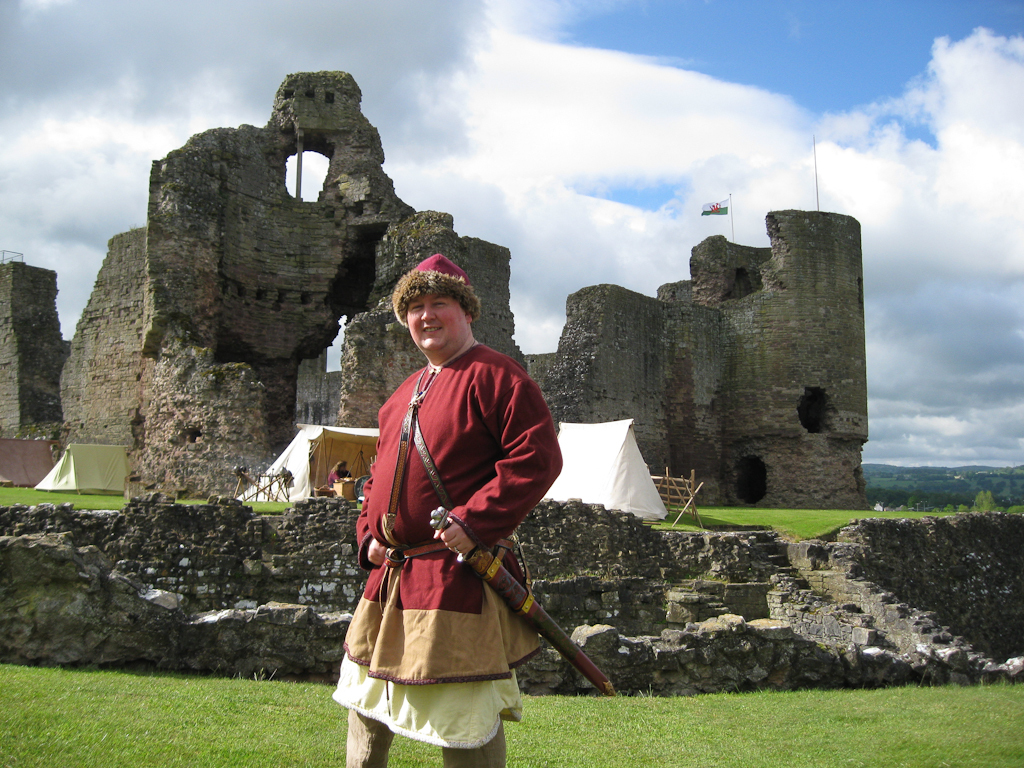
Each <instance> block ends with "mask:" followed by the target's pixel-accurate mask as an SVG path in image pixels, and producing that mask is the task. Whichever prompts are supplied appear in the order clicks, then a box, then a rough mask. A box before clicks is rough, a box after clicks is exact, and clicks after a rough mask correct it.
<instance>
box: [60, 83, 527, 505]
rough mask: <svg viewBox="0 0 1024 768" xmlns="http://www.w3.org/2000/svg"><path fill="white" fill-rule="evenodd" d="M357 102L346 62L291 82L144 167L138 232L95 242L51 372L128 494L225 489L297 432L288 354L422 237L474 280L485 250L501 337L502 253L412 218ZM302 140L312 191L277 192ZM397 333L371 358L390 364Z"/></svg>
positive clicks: (298, 350) (391, 275)
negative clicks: (80, 306)
mask: <svg viewBox="0 0 1024 768" xmlns="http://www.w3.org/2000/svg"><path fill="white" fill-rule="evenodd" d="M360 100H361V94H360V91H359V88H358V86H357V85H356V83H355V81H354V80H353V79H352V77H351V76H350V75H348V74H346V73H343V72H317V73H300V74H294V75H289V76H288V77H287V78H286V79H285V81H284V82H283V83H282V84H281V86H280V88H279V89H278V91H277V94H276V96H275V99H274V105H273V111H272V113H271V116H270V120H269V122H268V123H267V125H266V126H265V127H263V128H255V127H253V126H250V125H243V126H241V127H239V128H219V129H214V130H209V131H206V132H204V133H201V134H198V135H196V136H193V137H192V138H191V139H189V141H188V142H187V143H186V144H185V145H184V146H183V147H181V148H180V149H177V150H175V151H173V152H171V153H170V154H169V155H167V157H165V158H163V159H162V160H158V161H156V162H154V163H153V168H152V172H151V175H150V189H149V213H148V221H147V226H146V227H145V228H143V229H138V230H134V231H131V232H127V233H124V234H121V235H118V236H116V237H114V238H113V239H112V240H111V241H110V249H109V252H108V254H107V258H106V260H105V261H104V264H103V267H102V268H101V270H100V273H99V276H98V277H97V281H96V286H95V289H94V290H93V293H92V296H91V297H90V300H89V304H88V306H87V307H86V310H85V311H84V312H83V314H82V319H81V321H80V322H79V325H78V329H77V331H76V334H75V338H74V341H73V344H72V351H71V358H70V359H69V361H68V365H67V367H66V369H65V372H64V376H63V379H62V382H61V389H62V396H63V400H64V409H65V420H66V429H67V431H68V433H69V439H71V440H75V441H77V442H106V443H116V444H122V445H127V446H129V447H130V448H131V450H130V453H129V455H130V457H131V460H132V465H133V467H134V468H135V469H136V473H137V475H138V477H139V481H140V483H141V484H142V485H143V487H147V486H148V487H158V488H162V489H167V490H171V489H174V490H180V491H182V492H185V493H189V494H203V495H205V494H207V493H228V492H230V491H231V490H232V489H233V488H234V487H235V475H234V467H236V466H240V465H242V466H246V467H249V468H250V469H253V468H259V467H262V466H265V465H266V464H268V463H269V462H270V461H271V460H272V459H273V458H274V457H275V455H276V453H277V452H279V451H280V450H281V449H282V448H283V447H284V446H285V445H287V443H288V442H289V441H290V440H291V439H292V437H293V436H294V424H295V408H296V390H297V380H298V371H299V367H300V363H302V361H304V360H315V359H317V358H319V357H320V356H321V354H322V353H323V351H324V350H325V349H326V348H327V347H328V346H329V345H330V344H331V342H332V341H333V340H334V338H335V336H336V335H337V333H338V327H339V325H338V324H339V320H341V319H342V318H344V317H347V318H350V320H351V323H355V324H356V327H357V328H358V326H359V323H360V320H359V318H360V317H361V316H362V315H364V314H365V313H367V312H372V311H376V310H377V307H378V304H380V303H381V302H383V301H386V297H387V295H388V294H389V293H390V290H391V287H392V286H393V285H394V282H395V280H397V278H398V276H399V275H401V273H402V272H403V271H404V270H405V269H408V268H409V267H411V266H412V265H414V264H415V263H417V262H418V261H419V260H421V259H423V258H426V257H427V256H429V255H430V254H431V253H432V252H433V251H432V250H431V249H432V248H439V247H442V246H443V247H450V248H452V249H453V251H454V252H453V253H451V254H450V255H451V257H452V258H453V260H454V261H456V262H457V263H460V264H462V266H464V267H466V268H468V269H469V270H470V272H471V274H472V273H473V265H472V264H470V263H469V262H472V261H473V260H474V259H476V258H477V254H478V253H480V252H484V253H487V254H491V253H493V252H498V258H497V260H496V261H494V264H495V265H496V266H495V268H496V269H498V270H499V273H500V270H501V269H502V259H504V275H505V276H504V291H505V295H504V307H502V306H501V297H500V291H499V292H498V293H497V294H493V295H494V296H495V299H494V301H493V302H492V305H491V310H492V311H493V312H495V313H496V314H495V317H498V318H501V320H500V321H498V322H495V323H493V325H494V331H493V333H492V336H495V335H496V336H502V335H504V337H505V338H504V339H501V338H496V339H492V341H493V342H495V346H497V347H498V348H509V347H510V346H511V312H510V311H509V310H508V295H507V294H508V277H507V272H508V252H507V250H505V249H498V248H497V247H496V246H490V245H488V244H483V243H481V241H473V240H471V239H469V238H459V237H458V236H457V235H456V234H455V233H454V231H453V230H452V229H451V226H452V220H451V217H450V216H447V215H446V214H429V215H428V214H418V215H417V217H418V218H417V217H414V216H413V214H414V211H413V209H412V208H410V207H409V206H408V205H406V204H405V203H403V202H402V201H401V200H400V199H399V198H398V196H397V195H396V194H395V191H394V187H393V184H392V182H391V180H390V179H389V178H388V177H387V175H386V174H385V173H384V171H383V170H382V167H381V166H382V164H383V162H384V152H383V150H382V148H381V143H380V137H379V135H378V133H377V130H376V129H375V128H374V127H373V126H372V125H371V124H370V123H369V121H368V120H367V119H366V118H365V117H364V116H363V114H362V112H361V111H360V106H359V105H360ZM303 151H306V152H310V151H311V152H317V153H319V154H321V155H323V156H325V157H326V158H328V160H329V167H328V170H327V175H326V179H325V181H324V185H323V189H322V191H321V192H320V194H319V198H318V199H317V200H316V201H312V202H304V201H303V200H300V199H298V198H296V197H293V196H292V195H290V194H289V193H288V191H287V188H286V185H285V173H286V164H287V162H288V159H289V158H290V157H292V156H299V157H301V154H302V152H303ZM410 217H412V218H410ZM407 222H412V223H411V224H408V223H407ZM403 223H405V224H403ZM400 224H401V225H403V226H399V225H400ZM403 227H404V228H403ZM499 276H500V275H499ZM474 278H478V279H479V282H480V283H481V285H482V286H486V285H488V284H489V282H493V281H489V279H488V278H487V276H486V275H483V274H480V275H474ZM498 282H500V280H499V281H498ZM506 316H507V318H506ZM392 319H393V318H392ZM506 319H507V322H506ZM486 335H487V334H486V333H485V336H486ZM360 336H361V334H360V333H359V332H358V331H355V332H353V333H352V337H353V339H354V340H357V339H358V338H360ZM406 336H407V334H406ZM346 342H348V334H346ZM403 343H405V342H404V340H402V339H401V338H399V337H398V336H397V335H396V336H394V340H393V343H391V344H390V345H385V346H381V347H379V348H377V349H375V351H374V356H375V358H376V359H379V360H383V361H384V362H385V363H387V366H388V369H389V370H392V371H400V370H403V369H404V368H407V367H408V365H407V364H406V362H405V361H404V360H400V359H395V358H396V356H397V357H398V358H400V357H401V354H400V352H401V349H402V345H403ZM349 346H351V345H349ZM349 357H351V355H349ZM388 361H390V362H388ZM417 363H418V361H417ZM365 370H368V369H354V370H352V372H351V375H352V377H354V378H356V379H358V378H359V377H360V376H365ZM376 387H377V389H378V390H379V389H381V387H382V381H380V380H378V381H376ZM355 389H356V390H358V389H359V388H358V387H355ZM367 397H369V398H371V399H372V398H376V397H378V395H377V394H374V393H367V392H364V393H360V392H359V391H356V392H354V393H353V392H352V391H350V392H349V395H348V397H347V399H346V400H345V402H348V403H349V404H350V406H351V407H353V408H355V409H356V410H357V411H358V410H360V406H359V403H360V402H361V399H362V400H365V399H366V398H367ZM369 410H373V411H374V413H375V409H374V408H373V407H372V406H368V407H365V408H362V411H369ZM374 423H375V421H374ZM347 426H353V425H352V424H347Z"/></svg>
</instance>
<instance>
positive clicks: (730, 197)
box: [729, 192, 736, 243]
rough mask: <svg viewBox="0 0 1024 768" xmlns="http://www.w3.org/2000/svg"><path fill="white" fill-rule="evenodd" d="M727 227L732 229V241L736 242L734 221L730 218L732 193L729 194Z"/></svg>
mask: <svg viewBox="0 0 1024 768" xmlns="http://www.w3.org/2000/svg"><path fill="white" fill-rule="evenodd" d="M729 226H730V227H732V241H733V242H734V243H735V242H736V221H735V220H734V219H733V217H732V192H730V193H729Z"/></svg>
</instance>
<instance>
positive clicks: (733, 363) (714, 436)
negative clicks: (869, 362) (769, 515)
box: [542, 211, 867, 509]
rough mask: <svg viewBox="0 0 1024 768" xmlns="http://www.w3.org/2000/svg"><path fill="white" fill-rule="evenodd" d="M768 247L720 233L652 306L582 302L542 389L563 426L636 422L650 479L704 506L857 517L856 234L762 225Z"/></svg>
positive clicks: (789, 219)
mask: <svg viewBox="0 0 1024 768" xmlns="http://www.w3.org/2000/svg"><path fill="white" fill-rule="evenodd" d="M767 225H768V233H769V237H770V239H771V241H772V246H771V248H749V247H746V246H739V245H736V244H734V243H729V242H728V241H727V240H726V239H725V238H723V237H720V236H717V237H711V238H708V239H707V240H705V241H704V242H702V243H701V244H699V245H698V246H696V247H695V248H694V249H693V253H692V256H691V259H690V272H691V277H692V281H683V282H678V283H669V284H666V285H664V286H662V287H661V288H660V289H659V291H658V296H657V298H656V299H650V298H648V297H644V296H639V295H637V294H632V293H631V292H629V291H626V290H624V289H622V288H617V287H615V286H593V287H590V288H585V289H583V290H582V291H578V292H577V293H576V294H573V296H571V297H570V299H569V301H568V302H567V316H568V317H567V322H566V326H565V329H564V331H563V334H562V338H561V340H560V342H559V350H558V353H557V355H556V357H555V360H554V361H553V362H550V364H547V363H546V374H545V375H544V379H543V382H542V388H543V390H544V393H545V397H546V398H547V399H548V402H549V404H550V405H551V408H552V412H553V413H554V414H555V415H556V418H558V419H562V420H565V421H584V422H599V421H611V420H614V419H621V418H634V419H635V420H636V425H635V430H636V433H637V442H638V444H639V446H640V450H641V452H642V453H643V455H644V458H645V459H646V460H647V462H648V464H649V466H651V468H652V470H656V472H655V473H656V474H660V473H661V472H662V471H663V470H664V468H665V467H668V468H669V471H670V473H671V474H673V475H676V476H678V475H689V473H690V471H691V470H694V471H696V473H697V477H698V479H699V481H701V482H703V483H704V487H703V488H702V489H701V492H702V494H703V496H702V498H704V500H705V503H724V504H759V505H761V506H775V507H812V508H815V507H830V508H854V509H856V508H864V507H866V505H867V502H866V500H865V496H864V481H863V476H862V474H861V470H860V451H861V446H862V445H863V443H864V442H865V441H866V440H867V379H866V372H865V350H864V306H863V287H862V279H861V272H862V270H861V252H860V226H859V225H858V223H857V222H856V221H855V220H854V219H851V218H850V217H847V216H840V215H838V214H827V213H811V212H805V211H776V212H773V213H770V214H768V216H767Z"/></svg>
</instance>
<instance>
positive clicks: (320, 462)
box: [257, 424, 379, 501]
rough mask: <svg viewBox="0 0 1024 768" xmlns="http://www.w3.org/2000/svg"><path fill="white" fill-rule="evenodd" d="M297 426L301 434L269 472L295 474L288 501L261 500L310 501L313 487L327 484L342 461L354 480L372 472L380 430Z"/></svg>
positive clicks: (272, 465) (296, 436)
mask: <svg viewBox="0 0 1024 768" xmlns="http://www.w3.org/2000/svg"><path fill="white" fill-rule="evenodd" d="M297 426H298V429H299V432H298V434H296V435H295V438H294V439H293V440H292V441H291V443H289V445H288V447H287V448H285V449H284V452H283V453H282V454H281V455H280V456H278V457H277V461H275V462H274V463H273V464H271V465H270V469H268V470H267V473H268V474H278V473H280V471H281V470H282V469H287V470H288V471H289V472H291V473H292V477H293V482H292V486H291V487H290V488H289V489H288V498H287V499H283V498H282V499H264V498H260V499H257V500H258V501H301V500H302V499H305V498H309V497H310V496H312V495H313V489H314V488H318V487H320V486H322V485H325V484H326V483H327V474H328V473H329V472H330V471H331V467H333V466H334V465H335V464H337V463H338V462H339V461H346V462H348V469H349V471H350V472H351V473H352V476H353V477H355V478H358V477H360V476H361V475H367V474H369V473H370V464H371V462H372V461H373V458H374V456H376V455H377V435H378V433H379V430H377V429H376V428H373V429H356V428H351V427H321V426H317V425H315V424H298V425H297Z"/></svg>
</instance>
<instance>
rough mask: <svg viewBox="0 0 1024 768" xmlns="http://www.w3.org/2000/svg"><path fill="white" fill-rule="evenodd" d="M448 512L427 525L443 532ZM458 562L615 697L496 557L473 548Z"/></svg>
mask: <svg viewBox="0 0 1024 768" xmlns="http://www.w3.org/2000/svg"><path fill="white" fill-rule="evenodd" d="M451 524H452V522H451V520H449V519H448V510H447V509H445V508H444V507H438V508H437V509H435V510H434V511H433V512H431V513H430V526H431V527H432V528H434V529H435V530H438V531H443V530H444V529H445V528H447V527H448V526H449V525H451ZM459 559H460V560H462V561H463V562H464V563H466V564H467V565H468V566H469V567H470V568H472V569H473V570H474V571H475V572H476V575H477V576H479V577H480V578H482V579H483V580H484V581H486V582H487V583H488V584H489V585H490V586H491V587H492V588H493V589H494V591H495V592H497V593H498V595H499V596H500V597H501V599H502V600H504V601H505V602H506V603H508V607H509V608H511V609H512V610H513V611H515V612H516V613H518V614H519V615H520V616H522V617H523V618H524V619H526V622H527V623H528V624H529V625H530V626H531V627H533V628H534V629H535V630H537V633H538V634H539V635H540V636H541V637H543V638H544V639H546V640H547V641H548V642H549V643H551V645H552V646H554V648H555V650H556V651H558V652H559V653H560V654H561V655H562V657H563V658H564V659H565V660H566V661H568V662H569V663H570V664H572V665H573V666H574V667H575V668H576V669H577V670H578V671H579V672H580V674H582V675H583V676H584V677H585V678H587V680H589V681H590V682H591V683H593V685H594V687H595V688H597V690H599V691H600V692H601V693H603V694H604V695H605V696H614V695H615V688H613V687H612V683H611V681H610V680H609V679H608V678H607V677H606V676H605V674H604V673H603V672H602V671H601V670H600V669H598V668H597V666H596V665H595V664H594V662H592V661H591V660H590V658H589V657H588V656H587V654H585V653H584V652H583V649H582V648H580V647H579V646H578V645H576V643H574V642H573V640H572V638H571V637H569V635H567V634H566V633H565V630H563V629H562V628H561V627H559V626H558V625H557V624H556V623H555V622H554V620H553V619H552V618H551V617H550V616H548V613H547V611H545V610H544V609H543V608H542V607H541V606H540V603H538V602H537V601H535V600H534V599H533V595H532V594H531V593H530V592H529V591H528V590H527V589H526V588H525V587H523V585H522V584H520V583H519V582H518V581H516V580H515V579H514V578H512V574H510V573H509V572H508V571H507V570H506V569H505V567H504V566H503V565H502V564H501V560H499V559H498V558H496V557H495V556H494V555H493V554H491V553H490V552H488V551H487V550H486V549H482V548H481V547H476V548H475V549H474V550H473V551H472V552H470V553H469V554H468V555H459Z"/></svg>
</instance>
